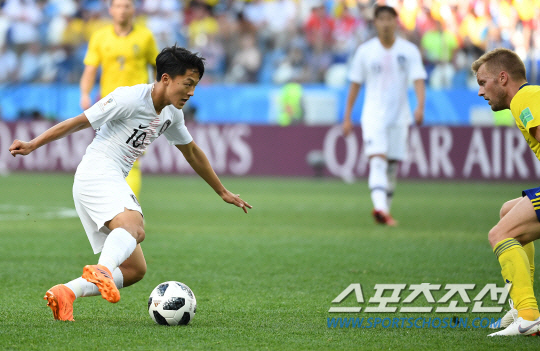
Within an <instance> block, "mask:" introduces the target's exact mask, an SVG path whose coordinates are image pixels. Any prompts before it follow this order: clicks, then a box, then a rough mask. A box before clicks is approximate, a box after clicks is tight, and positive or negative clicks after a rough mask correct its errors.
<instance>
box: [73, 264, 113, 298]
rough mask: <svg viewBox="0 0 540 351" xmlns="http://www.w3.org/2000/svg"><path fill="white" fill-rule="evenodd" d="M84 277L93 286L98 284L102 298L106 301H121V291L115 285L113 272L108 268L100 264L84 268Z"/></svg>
mask: <svg viewBox="0 0 540 351" xmlns="http://www.w3.org/2000/svg"><path fill="white" fill-rule="evenodd" d="M82 277H83V278H84V279H85V280H86V281H88V282H90V283H93V284H96V286H97V287H98V290H99V292H100V293H101V297H103V298H104V299H105V300H107V301H109V302H112V303H117V302H118V301H120V291H118V288H117V287H116V284H114V280H113V279H112V274H111V272H110V271H109V270H108V269H107V267H105V266H102V265H100V264H97V265H88V266H84V269H83V274H82Z"/></svg>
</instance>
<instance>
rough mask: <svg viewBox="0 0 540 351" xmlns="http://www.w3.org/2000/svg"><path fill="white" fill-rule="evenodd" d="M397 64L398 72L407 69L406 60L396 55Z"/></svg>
mask: <svg viewBox="0 0 540 351" xmlns="http://www.w3.org/2000/svg"><path fill="white" fill-rule="evenodd" d="M397 62H398V65H399V69H400V70H402V71H404V70H406V69H407V58H406V57H405V56H404V55H398V57H397Z"/></svg>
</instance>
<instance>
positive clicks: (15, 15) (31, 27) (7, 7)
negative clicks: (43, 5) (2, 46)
mask: <svg viewBox="0 0 540 351" xmlns="http://www.w3.org/2000/svg"><path fill="white" fill-rule="evenodd" d="M3 11H4V14H6V15H7V17H8V18H9V20H10V22H11V25H10V28H9V33H10V42H11V43H12V44H13V45H14V46H15V49H16V51H17V53H21V52H22V51H24V50H26V48H27V47H28V46H30V44H31V43H35V42H38V41H39V39H40V38H39V31H38V25H39V24H40V23H41V22H42V21H43V14H42V13H41V11H40V8H39V7H38V5H37V4H36V2H35V1H34V0H6V1H5V4H4V7H3Z"/></svg>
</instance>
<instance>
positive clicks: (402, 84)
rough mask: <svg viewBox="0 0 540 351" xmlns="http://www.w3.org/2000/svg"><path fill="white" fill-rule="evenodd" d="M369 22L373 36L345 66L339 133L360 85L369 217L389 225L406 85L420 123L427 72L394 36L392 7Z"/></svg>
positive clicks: (406, 114)
mask: <svg viewBox="0 0 540 351" xmlns="http://www.w3.org/2000/svg"><path fill="white" fill-rule="evenodd" d="M374 24H375V29H376V30H377V37H375V38H373V39H370V40H368V41H367V42H365V43H364V44H362V45H360V47H358V49H357V50H356V53H355V55H354V57H353V60H352V63H351V67H350V71H349V80H350V81H351V83H350V87H349V93H348V96H347V103H346V107H345V113H344V116H343V134H344V136H347V135H349V133H351V131H352V129H353V123H352V119H351V113H352V110H353V106H354V103H355V102H356V98H357V96H358V93H359V91H360V88H361V87H362V84H365V87H366V92H365V98H364V106H363V110H362V119H361V126H362V138H363V144H364V145H363V149H364V152H365V154H366V155H367V156H368V157H369V177H368V185H369V189H370V190H371V200H372V202H373V213H372V214H373V217H374V219H375V221H376V222H377V223H380V224H384V225H389V226H395V225H397V222H396V221H395V220H394V219H393V218H392V216H391V215H390V206H391V202H392V197H393V194H394V190H395V187H396V181H397V170H398V163H399V161H402V160H403V159H404V158H405V157H406V154H407V136H408V133H409V127H410V125H411V124H412V116H411V108H410V106H409V102H408V98H407V95H408V87H409V83H410V82H411V81H412V82H413V83H414V90H415V92H416V99H417V106H416V109H415V110H414V119H415V122H416V124H417V125H421V124H422V122H423V119H424V100H425V82H424V80H425V79H426V77H427V74H426V71H425V69H424V66H423V64H422V58H421V55H420V51H419V50H418V48H417V47H416V46H415V45H414V44H412V43H410V42H408V41H406V40H404V39H402V38H400V37H397V36H396V28H397V13H396V11H395V10H394V8H392V7H389V6H378V7H377V8H376V9H375V19H374Z"/></svg>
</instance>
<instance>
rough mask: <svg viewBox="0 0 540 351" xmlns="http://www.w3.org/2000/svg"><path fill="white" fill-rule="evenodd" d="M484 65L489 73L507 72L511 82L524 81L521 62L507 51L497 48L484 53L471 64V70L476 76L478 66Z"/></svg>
mask: <svg viewBox="0 0 540 351" xmlns="http://www.w3.org/2000/svg"><path fill="white" fill-rule="evenodd" d="M483 64H485V65H486V69H487V71H488V72H490V73H494V74H498V73H499V72H501V71H505V72H508V75H509V76H510V78H512V80H516V81H519V80H526V79H527V77H526V71H525V65H524V64H523V61H521V59H520V58H519V56H518V55H517V54H516V53H515V52H513V51H512V50H509V49H504V48H498V49H494V50H491V51H488V52H486V53H485V54H483V55H482V56H480V58H479V59H478V60H476V61H474V62H473V64H472V66H471V68H472V71H473V73H474V75H476V73H477V72H478V70H479V69H480V66H482V65H483Z"/></svg>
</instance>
